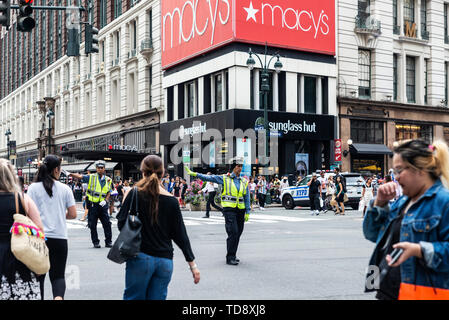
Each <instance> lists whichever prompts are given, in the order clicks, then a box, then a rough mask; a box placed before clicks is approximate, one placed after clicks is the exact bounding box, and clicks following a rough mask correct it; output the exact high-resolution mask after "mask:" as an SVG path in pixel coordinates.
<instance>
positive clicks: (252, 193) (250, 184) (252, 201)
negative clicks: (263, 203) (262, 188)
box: [249, 177, 257, 211]
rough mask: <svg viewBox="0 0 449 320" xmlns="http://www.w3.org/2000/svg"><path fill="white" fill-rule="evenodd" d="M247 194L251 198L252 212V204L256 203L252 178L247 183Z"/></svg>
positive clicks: (254, 184)
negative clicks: (248, 193)
mask: <svg viewBox="0 0 449 320" xmlns="http://www.w3.org/2000/svg"><path fill="white" fill-rule="evenodd" d="M249 192H250V196H251V199H250V201H251V211H252V210H253V206H254V203H256V201H257V199H256V183H255V182H254V177H251V179H250V181H249Z"/></svg>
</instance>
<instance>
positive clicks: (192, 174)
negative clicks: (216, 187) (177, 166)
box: [184, 166, 197, 177]
mask: <svg viewBox="0 0 449 320" xmlns="http://www.w3.org/2000/svg"><path fill="white" fill-rule="evenodd" d="M184 168H185V169H186V171H187V174H188V175H189V176H192V177H196V175H197V173H196V172H193V171H191V170H190V169H189V167H188V166H184Z"/></svg>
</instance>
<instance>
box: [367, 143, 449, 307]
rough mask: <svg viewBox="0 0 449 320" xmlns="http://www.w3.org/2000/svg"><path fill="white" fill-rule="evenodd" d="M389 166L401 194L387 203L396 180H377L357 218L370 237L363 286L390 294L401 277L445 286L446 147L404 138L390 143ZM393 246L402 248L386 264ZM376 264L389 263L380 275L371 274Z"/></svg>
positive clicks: (448, 281)
mask: <svg viewBox="0 0 449 320" xmlns="http://www.w3.org/2000/svg"><path fill="white" fill-rule="evenodd" d="M393 169H394V174H395V177H396V179H397V181H398V182H399V184H400V186H401V187H402V189H403V194H404V195H403V196H402V197H400V198H399V199H398V200H397V201H396V202H394V203H393V204H391V205H390V204H389V201H390V200H392V199H394V197H395V196H396V184H395V183H394V182H390V183H387V184H384V185H382V186H380V187H379V189H378V192H377V197H376V198H375V199H374V200H372V201H371V203H370V205H369V207H368V210H367V213H366V215H365V218H364V221H363V233H364V235H365V238H366V239H368V240H370V241H372V242H375V243H376V247H375V249H374V253H373V255H372V257H371V260H370V264H369V265H370V267H369V269H368V274H367V279H366V284H365V287H366V291H367V292H369V291H375V290H377V296H376V298H378V299H381V300H396V299H398V296H399V288H400V284H401V282H403V283H407V284H414V285H421V286H426V287H434V288H443V289H449V191H448V189H447V187H448V181H449V151H448V147H447V145H446V143H445V142H442V141H436V142H434V143H433V144H432V145H429V144H428V143H426V142H424V141H421V140H412V141H408V142H406V143H403V144H402V145H400V146H398V147H396V148H395V150H394V157H393ZM395 248H399V249H403V250H404V252H403V253H402V255H401V256H400V258H399V259H398V260H397V262H396V263H394V264H392V265H390V261H391V256H390V253H391V252H392V251H393V249H395ZM379 266H380V271H382V270H385V269H387V270H388V269H389V272H388V273H387V275H386V276H385V277H383V276H382V277H380V278H381V279H380V281H379V277H376V276H375V274H376V268H377V267H379ZM385 267H386V268H385ZM377 271H379V269H377ZM377 274H378V273H377Z"/></svg>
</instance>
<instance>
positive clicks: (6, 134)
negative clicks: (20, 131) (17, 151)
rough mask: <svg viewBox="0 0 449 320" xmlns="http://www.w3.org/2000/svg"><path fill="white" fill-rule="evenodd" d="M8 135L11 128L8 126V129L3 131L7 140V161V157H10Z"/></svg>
mask: <svg viewBox="0 0 449 320" xmlns="http://www.w3.org/2000/svg"><path fill="white" fill-rule="evenodd" d="M10 135H11V130H10V129H9V128H8V130H6V132H5V136H6V140H7V144H6V146H7V147H8V161H9V157H10V150H9V136H10Z"/></svg>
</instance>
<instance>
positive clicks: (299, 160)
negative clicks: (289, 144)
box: [295, 153, 309, 177]
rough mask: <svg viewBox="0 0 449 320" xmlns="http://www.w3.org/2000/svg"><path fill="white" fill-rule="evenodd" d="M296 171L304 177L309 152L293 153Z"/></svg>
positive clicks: (306, 172) (307, 167)
mask: <svg viewBox="0 0 449 320" xmlns="http://www.w3.org/2000/svg"><path fill="white" fill-rule="evenodd" d="M295 167H296V172H297V173H298V174H299V175H300V176H302V177H304V176H306V175H307V174H308V173H309V154H307V153H295Z"/></svg>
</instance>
